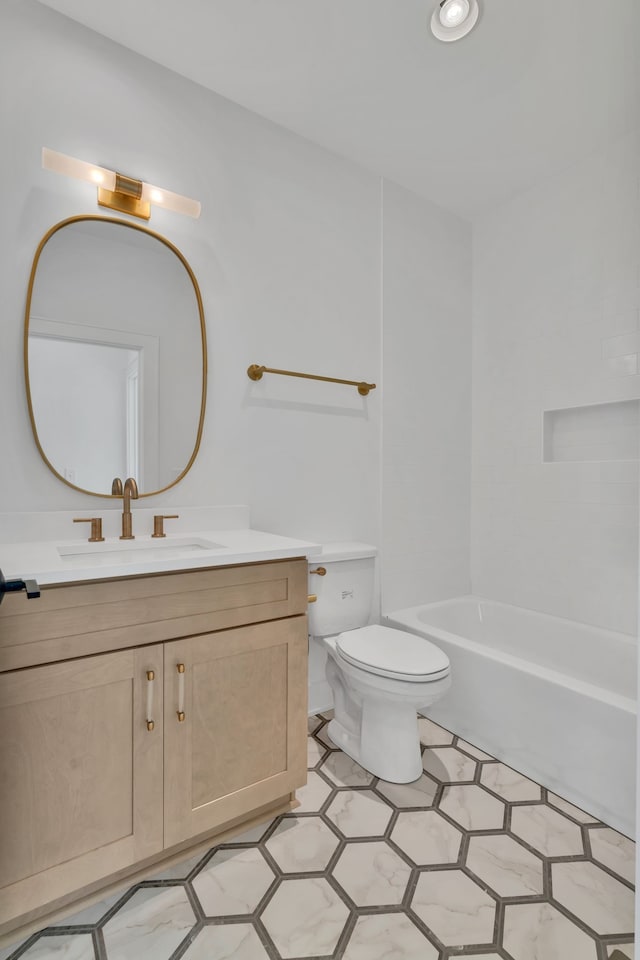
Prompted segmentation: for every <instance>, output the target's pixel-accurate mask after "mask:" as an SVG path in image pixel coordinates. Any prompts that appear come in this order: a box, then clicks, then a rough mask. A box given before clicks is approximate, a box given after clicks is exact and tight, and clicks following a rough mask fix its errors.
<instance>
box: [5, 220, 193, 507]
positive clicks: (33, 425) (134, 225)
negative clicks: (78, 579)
mask: <svg viewBox="0 0 640 960" xmlns="http://www.w3.org/2000/svg"><path fill="white" fill-rule="evenodd" d="M87 220H99V221H103V222H104V223H114V224H117V225H118V226H121V227H129V228H130V229H131V230H139V231H140V233H146V234H148V235H149V236H150V237H153V238H154V239H155V240H159V241H160V242H161V243H164V245H165V246H166V247H168V248H169V250H171V251H172V253H174V254H175V255H176V257H177V258H178V260H180V262H181V263H182V266H183V267H184V268H185V270H186V271H187V274H188V275H189V279H190V280H191V283H192V284H193V290H194V293H195V295H196V303H197V305H198V315H199V318H200V337H201V346H202V399H201V403H200V420H199V423H198V432H197V434H196V441H195V445H194V448H193V452H192V454H191V456H190V457H189V461H188V463H187V465H186V467H185V468H184V470H183V471H182V473H181V474H180V476H179V477H176V479H175V480H174V481H173V482H172V483H169V484H167V486H166V487H161V488H160V489H159V490H151V491H149V492H148V493H140V498H141V499H142V498H143V497H155V496H157V495H158V494H159V493H164V492H165V490H170V489H171V487H175V485H176V484H177V483H180V481H181V480H182V479H184V477H185V476H186V475H187V473H188V472H189V470H190V469H191V467H192V466H193V463H194V461H195V459H196V457H197V455H198V451H199V450H200V443H201V441H202V430H203V427H204V415H205V410H206V406H207V370H208V364H207V332H206V329H205V321H204V307H203V304H202V295H201V293H200V287H199V286H198V281H197V280H196V276H195V274H194V272H193V270H192V269H191V266H190V265H189V262H188V260H187V259H186V257H185V256H184V254H182V253H181V251H180V250H179V249H178V248H177V247H176V246H175V245H174V244H173V243H171V241H170V240H167V238H166V237H163V236H162V234H160V233H156V232H155V231H154V230H149V229H148V228H147V227H142V226H139V225H138V224H137V223H130V222H129V221H128V220H121V219H120V218H118V217H103V216H99V215H97V214H81V215H79V216H75V217H68V218H67V219H66V220H60V222H59V223H56V224H54V225H53V226H52V227H51V228H50V229H49V230H47V232H46V233H45V235H44V236H43V238H42V240H41V241H40V243H39V244H38V247H37V249H36V252H35V255H34V257H33V263H32V265H31V273H30V275H29V286H28V288H27V304H26V307H25V317H24V345H23V357H24V378H25V388H26V393H27V407H28V410H29V420H30V421H31V429H32V431H33V439H34V440H35V442H36V447H37V448H38V453H39V454H40V456H41V457H42V459H43V460H44V462H45V463H46V465H47V466H48V468H49V470H51V472H52V473H53V474H54V476H56V477H57V478H58V480H61V481H62V483H64V484H65V485H66V486H67V487H71V489H72V490H77V491H78V493H85V494H87V495H88V496H90V497H103V498H105V499H107V500H121V499H122V497H121V496H117V495H116V494H113V493H96V492H95V491H94V490H85V489H84V487H78V486H76V484H75V483H71V482H70V481H69V480H66V479H65V478H64V477H63V476H62V475H61V474H60V473H58V471H57V470H56V468H55V467H54V466H53V464H52V463H51V461H50V460H49V458H48V457H47V455H46V454H45V452H44V450H43V448H42V444H41V443H40V437H39V436H38V429H37V427H36V421H35V417H34V413H33V403H32V400H31V383H30V380H29V320H30V314H31V301H32V299H33V288H34V285H35V279H36V273H37V270H38V263H39V261H40V256H41V254H42V251H43V250H44V248H45V246H46V244H47V242H48V241H49V240H50V239H51V237H52V236H53V235H54V234H55V233H57V232H58V230H62V229H63V228H64V227H68V226H70V225H71V224H72V223H79V222H82V221H87Z"/></svg>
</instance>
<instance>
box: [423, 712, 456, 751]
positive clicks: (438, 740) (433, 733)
mask: <svg viewBox="0 0 640 960" xmlns="http://www.w3.org/2000/svg"><path fill="white" fill-rule="evenodd" d="M418 734H419V735H420V743H421V744H422V745H423V746H424V747H445V746H449V745H450V744H452V743H453V734H452V733H449V731H448V730H445V729H444V727H440V726H438V724H437V723H434V722H433V720H428V719H427V717H418Z"/></svg>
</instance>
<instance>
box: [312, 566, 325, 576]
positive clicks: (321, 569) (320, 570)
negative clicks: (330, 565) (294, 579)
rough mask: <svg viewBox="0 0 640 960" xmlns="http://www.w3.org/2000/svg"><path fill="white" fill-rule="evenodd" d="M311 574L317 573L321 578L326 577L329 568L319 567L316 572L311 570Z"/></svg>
mask: <svg viewBox="0 0 640 960" xmlns="http://www.w3.org/2000/svg"><path fill="white" fill-rule="evenodd" d="M309 573H317V574H318V576H319V577H326V575H327V568H326V567H318V568H317V569H316V570H309Z"/></svg>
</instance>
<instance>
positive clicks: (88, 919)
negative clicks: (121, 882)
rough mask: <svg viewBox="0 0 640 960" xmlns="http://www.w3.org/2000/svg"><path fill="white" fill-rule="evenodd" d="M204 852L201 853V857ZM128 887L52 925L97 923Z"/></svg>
mask: <svg viewBox="0 0 640 960" xmlns="http://www.w3.org/2000/svg"><path fill="white" fill-rule="evenodd" d="M202 856H204V854H201V857H202ZM127 890H128V887H123V888H122V889H121V890H118V891H117V892H116V893H113V894H111V896H109V897H103V899H102V900H99V901H98V902H97V903H93V904H91V906H90V907H85V908H84V910H79V911H78V913H74V914H72V915H71V916H68V917H63V918H62V919H61V920H56V921H54V922H53V923H52V924H50V926H51V927H69V926H78V925H80V924H82V923H97V922H98V920H101V919H102V917H104V915H105V913H106V912H107V910H110V909H111V907H112V906H113V905H114V903H117V902H118V900H120V899H121V898H122V897H124V895H125V893H126V892H127ZM0 960H2V952H0Z"/></svg>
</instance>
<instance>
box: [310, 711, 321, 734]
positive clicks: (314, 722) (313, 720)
mask: <svg viewBox="0 0 640 960" xmlns="http://www.w3.org/2000/svg"><path fill="white" fill-rule="evenodd" d="M321 723H322V718H321V717H317V716H315V715H313V716H311V717H307V733H308V734H309V736H311V735H312V734H313V733H315V732H316V730H317V729H318V727H319V726H320V724H321Z"/></svg>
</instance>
